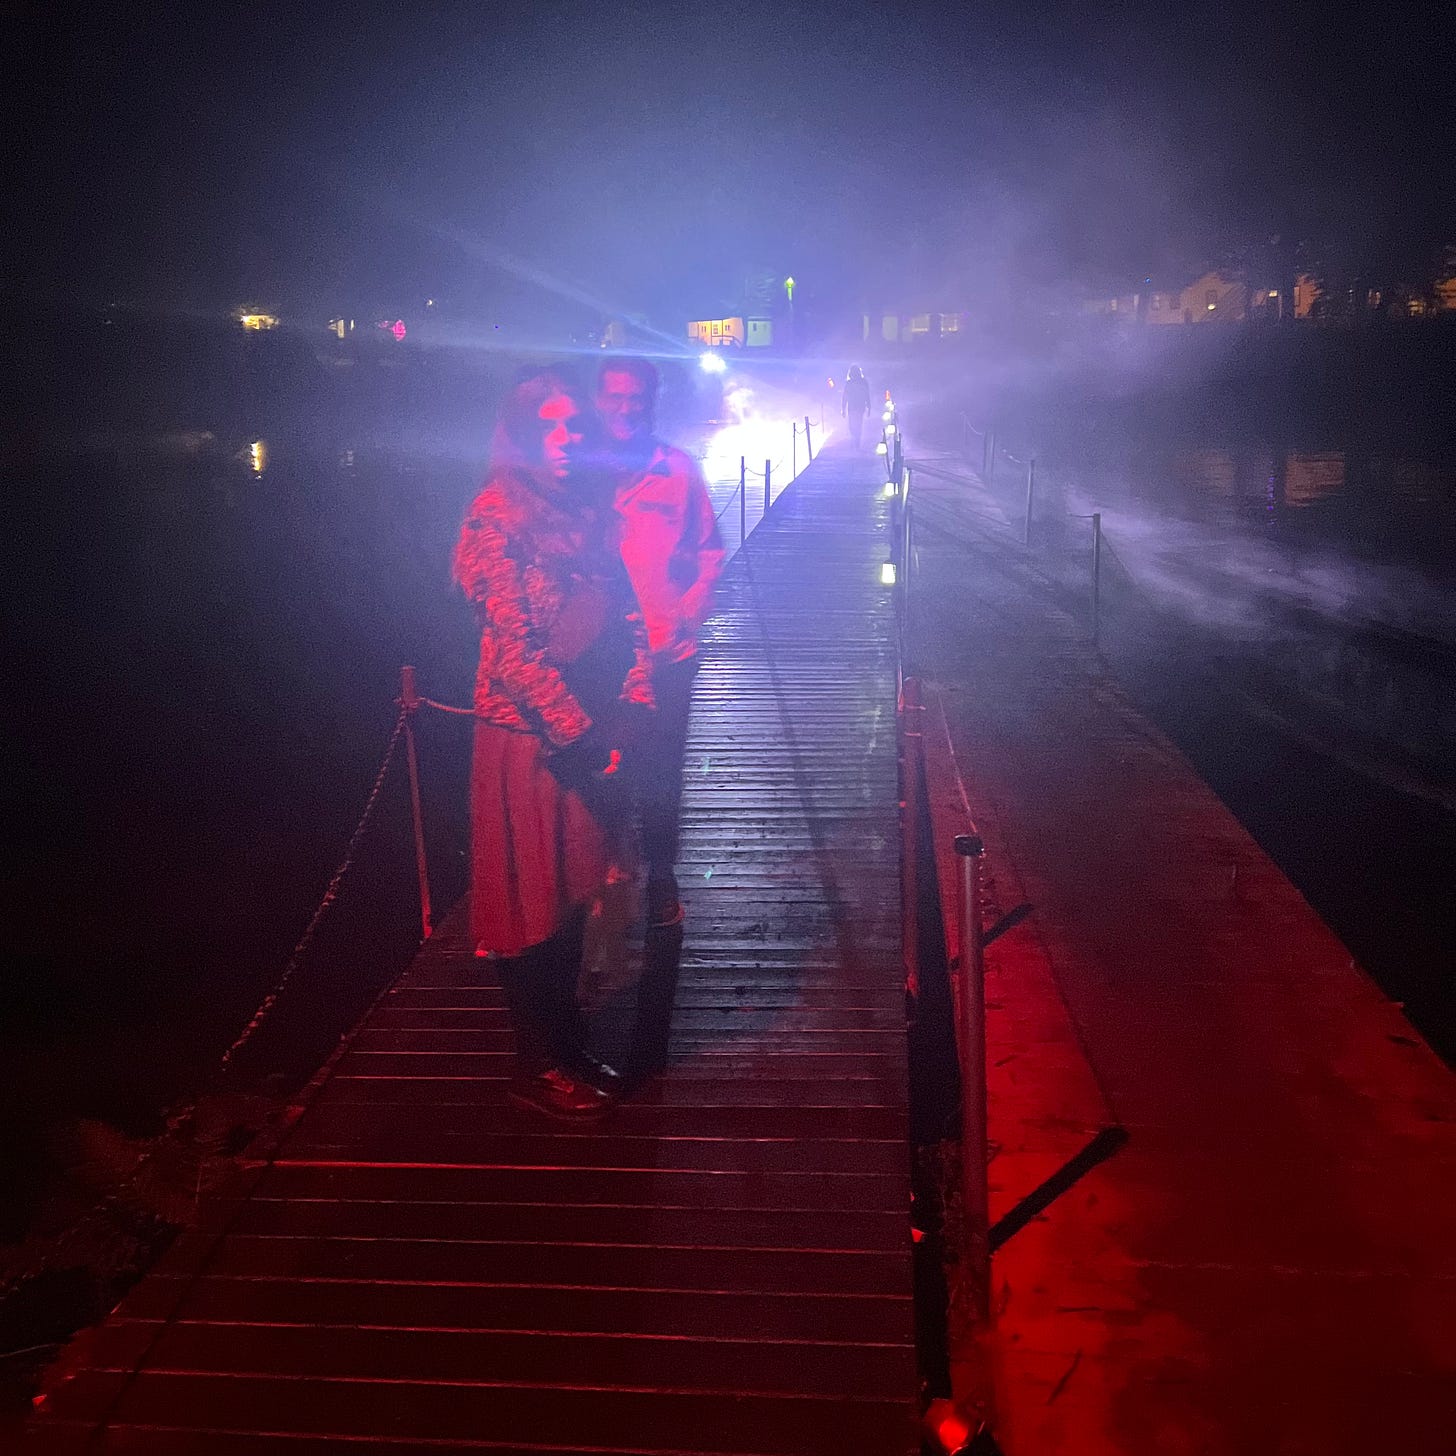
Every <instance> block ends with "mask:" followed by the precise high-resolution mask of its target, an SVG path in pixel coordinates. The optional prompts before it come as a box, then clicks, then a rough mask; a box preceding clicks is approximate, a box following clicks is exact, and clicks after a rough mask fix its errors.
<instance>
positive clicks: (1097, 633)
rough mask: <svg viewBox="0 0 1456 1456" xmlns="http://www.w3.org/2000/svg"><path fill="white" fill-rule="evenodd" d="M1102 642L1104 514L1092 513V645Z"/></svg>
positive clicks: (1098, 644) (1095, 645) (1099, 512)
mask: <svg viewBox="0 0 1456 1456" xmlns="http://www.w3.org/2000/svg"><path fill="white" fill-rule="evenodd" d="M1101 641H1102V512H1101V511H1093V512H1092V645H1093V646H1094V647H1097V646H1100V645H1101Z"/></svg>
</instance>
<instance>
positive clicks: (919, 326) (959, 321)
mask: <svg viewBox="0 0 1456 1456" xmlns="http://www.w3.org/2000/svg"><path fill="white" fill-rule="evenodd" d="M965 320H966V315H965V314H964V313H954V312H952V313H867V314H862V315H861V337H862V338H863V340H864V342H865V343H869V342H871V341H872V340H876V339H878V340H882V341H884V342H885V343H888V344H896V343H905V344H913V343H919V342H923V341H929V340H932V339H939V338H942V337H944V336H945V335H946V334H958V333H960V332H961V329H962V328H963V327H964V324H965Z"/></svg>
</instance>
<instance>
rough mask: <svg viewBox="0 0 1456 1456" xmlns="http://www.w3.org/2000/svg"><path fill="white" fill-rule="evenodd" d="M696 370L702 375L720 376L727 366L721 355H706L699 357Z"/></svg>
mask: <svg viewBox="0 0 1456 1456" xmlns="http://www.w3.org/2000/svg"><path fill="white" fill-rule="evenodd" d="M698 368H699V369H701V370H702V371H703V373H704V374H722V373H723V372H724V371H725V370H726V369H727V368H728V366H727V365H726V364H725V363H724V362H723V356H722V355H721V354H715V353H707V354H702V355H700V356H699V358H698Z"/></svg>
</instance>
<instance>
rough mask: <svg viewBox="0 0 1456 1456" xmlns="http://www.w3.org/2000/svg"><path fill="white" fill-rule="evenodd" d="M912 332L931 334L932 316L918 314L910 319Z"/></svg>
mask: <svg viewBox="0 0 1456 1456" xmlns="http://www.w3.org/2000/svg"><path fill="white" fill-rule="evenodd" d="M910 332H911V333H912V334H928V333H929V332H930V315H929V314H928V313H917V314H915V315H913V316H912V318H911V319H910Z"/></svg>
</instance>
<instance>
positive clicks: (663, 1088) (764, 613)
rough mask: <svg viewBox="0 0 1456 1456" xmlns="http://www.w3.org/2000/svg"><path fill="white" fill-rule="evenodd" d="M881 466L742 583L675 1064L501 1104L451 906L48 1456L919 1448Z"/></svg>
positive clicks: (94, 1362)
mask: <svg viewBox="0 0 1456 1456" xmlns="http://www.w3.org/2000/svg"><path fill="white" fill-rule="evenodd" d="M881 479H882V476H880V474H879V472H878V471H877V469H876V466H875V463H874V460H873V457H870V458H868V459H866V458H865V457H836V456H835V455H833V454H830V455H827V456H825V457H823V458H822V459H821V460H819V461H817V462H816V463H815V464H814V465H813V466H812V467H810V469H809V470H808V471H807V472H806V473H804V474H803V475H801V476H800V477H799V479H798V480H797V482H796V483H795V484H794V485H793V487H792V488H790V489H789V490H788V491H786V492H785V493H784V494H783V495H782V496H781V498H780V499H779V500H778V502H777V503H776V504H775V506H774V508H773V510H772V512H771V513H770V514H769V516H768V518H767V519H766V521H765V522H764V523H763V525H762V526H761V527H760V528H759V529H758V530H757V531H756V532H755V533H754V534H753V536H752V537H751V538H750V539H749V541H748V543H747V544H746V546H745V547H744V549H742V550H741V551H740V552H739V554H738V555H737V556H736V557H735V559H734V560H733V562H732V563H731V564H730V566H729V569H728V571H727V573H726V577H725V580H724V585H723V590H722V596H721V606H720V610H719V612H718V614H717V617H716V618H715V621H714V624H713V627H712V629H711V631H712V635H711V641H710V643H709V644H708V652H707V661H706V665H705V667H704V670H703V673H702V677H701V679H700V686H699V692H698V698H697V703H696V708H695V714H694V722H693V733H692V741H691V747H690V754H689V773H688V790H687V795H686V802H685V808H684V820H685V831H684V847H683V863H682V869H681V879H682V881H683V888H684V894H683V898H684V900H685V903H686V905H687V911H688V918H687V926H686V937H685V942H684V946H683V952H682V968H681V977H680V983H679V987H678V994H677V997H676V1012H675V1015H674V1018H673V1021H672V1029H671V1042H670V1051H671V1059H670V1064H669V1067H668V1070H667V1072H666V1074H665V1075H663V1076H662V1077H660V1078H657V1079H655V1080H654V1081H652V1082H650V1083H648V1084H647V1085H646V1086H645V1087H643V1088H642V1089H641V1090H640V1091H639V1092H638V1093H637V1095H635V1096H634V1097H632V1098H631V1100H630V1101H628V1102H627V1103H626V1104H624V1105H623V1106H621V1107H620V1108H618V1109H617V1110H616V1111H615V1112H614V1113H613V1114H612V1115H611V1116H610V1117H609V1118H608V1119H607V1120H605V1121H603V1122H601V1123H600V1124H598V1125H596V1126H593V1127H588V1128H580V1127H571V1126H567V1127H558V1126H555V1125H551V1124H548V1123H545V1122H544V1121H543V1120H542V1119H539V1118H537V1117H535V1116H534V1115H532V1114H529V1113H526V1112H524V1111H522V1110H519V1109H516V1108H514V1107H512V1106H510V1105H508V1104H507V1102H506V1100H505V1086H506V1078H507V1074H508V1068H509V1064H510V1057H511V1034H510V1030H509V1028H508V1026H507V1022H506V1016H505V1010H504V1002H503V998H502V995H501V992H500V989H499V987H498V986H497V984H496V983H495V981H494V980H493V979H492V977H491V974H490V967H489V965H488V963H485V962H481V961H478V960H476V959H475V958H474V957H473V956H472V955H471V954H470V953H469V947H468V945H467V944H466V942H465V938H464V934H463V929H462V928H461V926H460V925H459V923H458V921H455V920H452V921H450V922H448V923H447V924H446V926H445V927H444V928H443V929H442V931H441V932H440V933H439V934H437V935H436V936H435V937H433V938H432V939H431V940H430V941H428V942H427V943H426V945H425V946H424V948H423V949H422V950H421V952H420V954H419V956H418V958H417V959H416V961H415V962H414V964H413V965H412V966H411V967H410V968H409V970H408V971H407V972H406V974H405V975H404V976H403V977H402V978H401V979H400V981H399V982H398V983H397V984H396V985H395V986H394V987H392V989H391V990H390V991H389V992H388V994H387V995H386V996H385V997H384V998H382V1000H381V1001H380V1002H379V1004H378V1005H377V1006H376V1008H375V1009H374V1010H373V1011H372V1012H371V1013H370V1015H369V1016H368V1017H367V1018H366V1020H365V1021H364V1022H363V1023H362V1024H361V1025H360V1026H359V1027H358V1028H357V1029H356V1030H355V1032H354V1033H353V1034H352V1036H351V1037H350V1039H349V1040H348V1041H347V1043H346V1044H345V1046H344V1048H343V1049H342V1051H341V1052H340V1053H339V1054H338V1055H337V1056H336V1057H335V1058H334V1059H333V1060H332V1061H331V1062H330V1063H329V1065H328V1066H327V1067H325V1068H324V1069H323V1070H322V1071H321V1072H320V1074H319V1075H318V1077H317V1078H316V1079H315V1081H314V1082H313V1084H312V1085H311V1086H310V1088H309V1089H308V1092H307V1094H306V1097H305V1099H304V1101H305V1104H306V1105H305V1108H304V1111H303V1113H302V1115H301V1116H300V1117H299V1118H298V1119H297V1121H296V1122H294V1123H293V1124H292V1126H291V1127H290V1128H289V1130H288V1131H287V1132H286V1134H284V1135H282V1136H281V1137H280V1138H278V1139H276V1140H275V1141H276V1145H274V1146H272V1147H271V1148H268V1149H265V1150H262V1152H261V1153H260V1154H258V1153H257V1150H255V1154H257V1155H256V1156H255V1158H254V1160H253V1162H252V1165H251V1166H250V1168H249V1169H248V1172H247V1176H246V1177H245V1178H244V1180H243V1186H242V1187H241V1188H240V1189H238V1190H237V1191H236V1194H235V1196H231V1197H229V1198H227V1199H225V1200H219V1201H217V1202H216V1204H215V1205H214V1206H212V1207H210V1208H209V1209H208V1210H207V1211H206V1214H207V1216H206V1217H205V1219H204V1221H203V1226H202V1227H201V1228H200V1229H198V1230H197V1231H195V1232H193V1233H190V1234H188V1235H187V1236H186V1237H184V1238H183V1239H182V1240H181V1241H180V1242H179V1244H178V1245H177V1246H176V1247H175V1248H174V1249H173V1250H172V1251H171V1253H170V1254H169V1255H168V1256H167V1258H166V1259H165V1260H164V1261H163V1262H162V1263H161V1264H160V1265H159V1266H158V1267H157V1268H156V1269H155V1270H154V1271H153V1272H152V1273H151V1274H150V1275H149V1276H148V1277H147V1278H146V1279H144V1280H143V1281H142V1282H141V1283H140V1284H139V1285H137V1286H136V1287H135V1288H134V1289H133V1290H132V1292H131V1293H130V1294H129V1295H128V1297H127V1298H126V1299H125V1300H124V1301H123V1303H122V1304H121V1305H120V1306H119V1307H118V1308H117V1309H116V1311H115V1312H114V1313H113V1314H112V1315H111V1316H110V1318H109V1319H108V1320H107V1321H106V1322H105V1323H104V1324H103V1325H101V1326H100V1327H98V1328H97V1329H95V1330H93V1331H90V1332H88V1333H87V1334H86V1335H85V1336H83V1337H82V1338H81V1339H80V1340H78V1341H77V1342H76V1344H75V1345H74V1346H73V1347H72V1349H71V1350H70V1351H69V1352H68V1353H67V1355H66V1356H65V1357H64V1359H63V1361H62V1363H61V1365H60V1367H59V1368H58V1370H57V1372H56V1374H55V1376H54V1378H53V1379H52V1381H51V1382H50V1387H49V1389H50V1393H49V1394H48V1395H47V1397H46V1398H45V1400H44V1402H43V1403H42V1405H41V1407H40V1410H39V1411H38V1413H37V1416H36V1418H35V1420H33V1421H32V1423H31V1425H30V1427H29V1429H28V1432H27V1435H28V1439H29V1443H30V1445H29V1449H32V1450H35V1451H45V1452H55V1453H62V1452H81V1451H86V1452H93V1451H94V1452H117V1453H119V1452H127V1453H136V1456H143V1453H144V1456H203V1453H206V1456H241V1453H254V1452H275V1451H276V1452H279V1453H299V1456H303V1453H314V1452H319V1451H323V1450H325V1449H329V1450H332V1449H336V1448H337V1449H339V1450H342V1451H358V1452H367V1451H376V1450H377V1451H380V1452H389V1453H395V1456H397V1453H403V1452H410V1453H413V1452H419V1453H425V1452H430V1453H437V1452H440V1451H494V1452H520V1453H525V1452H533V1453H542V1452H557V1453H572V1456H575V1453H581V1456H585V1453H588V1452H591V1453H598V1456H600V1453H613V1456H623V1453H642V1456H646V1453H653V1456H668V1453H683V1456H685V1453H690V1452H702V1453H715V1456H800V1453H803V1456H810V1453H824V1456H829V1453H835V1456H842V1453H851V1452H852V1453H854V1456H880V1453H884V1456H892V1453H894V1456H898V1453H906V1452H910V1451H912V1450H915V1449H918V1444H919V1437H918V1432H917V1427H916V1421H915V1404H914V1397H915V1391H916V1372H915V1359H914V1349H913V1318H912V1306H911V1260H910V1246H911V1245H910V1222H909V1198H910V1179H909V1154H908V1143H907V1127H906V1120H907V1113H906V1047H905V1025H904V992H903V985H902V977H901V972H900V962H899V889H898V831H897V818H896V772H895V658H894V630H893V616H892V611H891V604H890V601H889V590H888V588H886V587H884V586H882V585H881V584H880V563H881V562H882V561H883V560H884V559H885V556H886V554H887V535H888V533H887V530H886V528H885V522H884V519H883V513H884V509H885V505H884V503H883V502H882V501H881V499H880V498H879V491H878V485H879V482H880V480H881Z"/></svg>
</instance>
